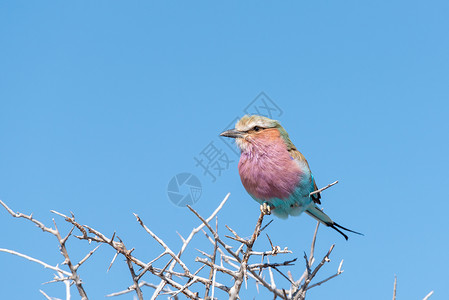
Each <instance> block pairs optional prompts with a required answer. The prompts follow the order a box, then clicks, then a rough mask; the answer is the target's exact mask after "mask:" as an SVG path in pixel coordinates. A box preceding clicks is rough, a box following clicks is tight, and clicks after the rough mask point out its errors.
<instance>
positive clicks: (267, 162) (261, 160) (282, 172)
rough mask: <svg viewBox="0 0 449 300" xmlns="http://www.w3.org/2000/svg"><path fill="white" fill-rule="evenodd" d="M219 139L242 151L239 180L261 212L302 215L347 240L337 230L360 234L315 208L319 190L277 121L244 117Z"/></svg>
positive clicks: (299, 154)
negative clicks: (231, 142)
mask: <svg viewBox="0 0 449 300" xmlns="http://www.w3.org/2000/svg"><path fill="white" fill-rule="evenodd" d="M220 135H221V136H225V137H230V138H235V140H236V143H237V145H238V147H239V148H240V150H241V155H240V161H239V165H238V169H239V174H240V179H241V181H242V183H243V186H244V187H245V189H246V191H247V192H248V193H249V194H250V196H251V197H253V198H254V200H256V201H257V202H259V203H260V209H261V211H262V212H264V213H265V214H270V213H271V212H273V213H274V214H275V215H276V216H278V217H280V218H282V219H286V218H288V216H289V215H291V216H298V215H300V214H301V213H302V212H304V211H305V212H306V213H307V214H308V215H310V216H312V217H313V218H315V219H316V220H318V221H320V222H321V223H323V224H324V225H326V226H329V227H331V228H333V229H335V230H336V231H338V232H339V233H340V234H342V235H343V236H344V237H345V239H346V240H347V239H348V236H347V235H346V234H344V233H343V232H342V231H341V230H340V229H343V230H346V231H350V232H353V233H357V234H360V233H358V232H355V231H352V230H350V229H347V228H345V227H343V226H340V225H338V224H337V223H335V222H334V221H332V219H331V218H329V216H328V215H326V214H325V213H324V212H323V211H322V210H321V209H319V208H318V206H317V204H321V202H320V198H321V195H320V194H319V193H316V194H313V195H310V193H311V192H313V191H316V190H317V189H318V188H317V185H316V183H315V180H314V178H313V175H312V172H311V171H310V168H309V164H308V163H307V160H306V158H305V157H304V155H302V154H301V152H299V151H298V149H296V147H295V145H293V143H292V142H291V140H290V138H289V136H288V134H287V131H285V129H284V128H283V127H282V126H281V124H279V122H278V121H275V120H271V119H269V118H266V117H262V116H258V115H252V116H248V115H246V116H244V117H242V118H241V119H240V120H239V121H238V122H237V124H236V125H235V129H231V130H227V131H225V132H223V133H221V134H220ZM339 228H340V229H339Z"/></svg>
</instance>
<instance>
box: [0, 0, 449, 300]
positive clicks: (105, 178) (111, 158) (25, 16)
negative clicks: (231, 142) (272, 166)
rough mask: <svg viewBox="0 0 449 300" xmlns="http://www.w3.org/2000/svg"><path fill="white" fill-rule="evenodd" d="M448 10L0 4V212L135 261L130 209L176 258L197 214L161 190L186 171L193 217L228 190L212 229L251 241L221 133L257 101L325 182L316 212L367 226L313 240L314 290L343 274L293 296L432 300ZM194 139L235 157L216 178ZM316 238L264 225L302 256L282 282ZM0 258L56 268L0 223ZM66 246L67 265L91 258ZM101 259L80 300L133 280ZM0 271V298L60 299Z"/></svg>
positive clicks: (287, 226)
mask: <svg viewBox="0 0 449 300" xmlns="http://www.w3.org/2000/svg"><path fill="white" fill-rule="evenodd" d="M448 15H449V3H448V2H447V1H431V2H429V1H285V2H282V3H278V2H274V1H269V2H268V1H263V2H261V1H246V2H245V3H240V2H237V1H233V2H227V3H226V4H225V3H210V2H208V1H201V2H191V1H189V2H188V3H187V2H182V1H170V2H169V1H166V2H163V3H162V1H160V2H158V3H156V2H151V3H149V2H147V1H127V2H126V3H125V2H123V1H95V2H94V3H93V2H90V1H76V2H73V3H70V4H68V3H57V2H54V1H2V2H1V3H0V45H1V46H0V142H1V146H0V199H2V200H3V201H5V202H6V203H8V204H9V205H10V206H11V207H12V208H13V209H14V210H19V211H21V212H24V213H30V212H33V213H34V216H35V217H36V218H38V219H39V220H41V221H43V222H44V223H45V224H46V225H47V226H50V225H52V222H51V218H53V217H55V216H54V215H53V214H51V213H50V212H49V211H50V210H51V209H54V210H58V211H61V212H64V213H69V212H70V211H72V212H74V213H75V215H76V216H77V218H78V220H79V221H80V222H81V223H83V224H89V225H91V226H93V227H96V228H97V229H99V230H101V231H103V232H104V233H106V234H109V235H112V233H113V232H114V231H116V232H117V234H118V235H119V236H120V237H122V238H123V239H124V240H125V242H126V244H127V245H128V246H129V247H130V248H131V247H135V248H136V251H135V252H134V254H136V256H138V257H140V258H141V259H142V260H150V259H151V258H153V257H155V256H156V254H157V253H158V251H160V248H159V246H158V245H157V244H156V243H155V242H154V241H153V240H151V239H150V237H149V236H147V235H146V234H145V233H144V232H143V230H142V229H141V228H140V227H139V226H138V224H137V222H136V221H135V218H134V216H133V215H132V213H133V212H136V213H138V214H139V215H140V216H141V217H142V218H143V220H144V221H145V222H146V224H147V225H148V226H149V227H150V228H152V229H153V230H154V231H155V232H156V233H157V234H158V235H159V236H160V237H161V238H163V239H164V240H165V241H166V242H167V243H168V244H169V245H171V246H172V247H173V248H174V249H176V247H178V246H179V244H180V241H179V238H178V236H177V234H176V231H179V232H180V233H181V234H183V235H187V234H188V233H189V232H190V230H191V228H193V227H194V226H196V225H197V224H198V220H197V219H196V218H195V217H194V216H193V215H192V214H191V213H190V212H189V211H188V210H187V209H185V208H180V207H177V206H175V205H174V204H172V203H171V202H170V201H169V199H168V197H167V185H168V182H169V181H170V179H171V178H172V177H173V176H174V175H176V174H178V173H180V172H189V173H192V174H194V175H196V176H197V177H198V179H199V180H200V181H201V183H202V187H203V190H202V196H201V198H200V199H199V201H198V202H197V203H196V204H195V205H194V207H195V208H196V209H197V210H198V211H200V212H201V213H202V214H203V215H207V214H209V213H210V212H211V211H212V210H213V209H214V208H215V207H216V206H217V205H218V203H219V202H220V201H221V200H222V199H223V198H224V196H225V195H226V193H228V192H231V197H230V199H229V202H228V204H227V205H226V206H225V208H224V209H223V211H222V212H221V213H220V215H219V220H220V224H221V225H222V226H224V224H228V225H230V226H231V227H232V228H234V229H235V230H237V231H239V232H240V233H241V234H242V235H243V236H245V235H248V234H250V232H251V231H252V230H253V227H254V224H255V221H256V219H257V216H258V213H259V207H258V204H257V203H256V202H254V201H253V200H252V199H251V198H250V197H249V196H248V195H247V194H246V192H245V190H244V188H243V187H242V185H241V183H240V179H239V177H238V173H237V159H238V158H237V156H236V155H235V154H233V152H232V150H231V149H230V148H227V146H226V145H225V144H223V143H222V141H221V140H220V139H219V138H218V134H219V133H220V132H221V131H222V130H223V129H225V127H226V126H227V124H229V123H230V122H231V121H232V120H233V119H234V118H235V117H236V116H241V115H242V114H243V113H244V110H245V107H246V106H247V105H248V104H249V103H250V102H251V101H252V100H253V99H254V98H255V97H256V96H257V95H259V93H260V92H262V91H263V92H265V93H266V95H267V96H268V97H269V98H270V99H272V100H273V101H274V102H275V103H276V104H277V105H278V107H279V108H280V109H281V110H282V113H281V114H280V116H279V118H278V119H280V121H281V123H282V124H283V125H284V127H285V128H286V129H287V131H288V132H289V133H290V137H291V138H292V140H293V142H294V143H295V144H296V146H297V147H298V148H299V149H300V150H301V151H302V152H303V153H304V155H305V156H306V157H307V158H308V160H309V163H310V166H311V168H312V171H313V172H314V176H315V178H316V180H317V183H318V185H319V186H324V185H326V184H327V183H330V182H332V181H334V180H337V179H338V180H339V181H340V183H339V184H338V185H337V186H335V187H333V188H332V189H330V190H328V191H326V192H324V194H323V199H322V202H323V207H324V208H325V211H326V212H327V213H328V214H329V215H330V216H332V217H333V218H334V219H335V220H336V221H337V222H339V223H341V224H342V225H344V226H347V227H349V228H353V229H355V230H358V231H361V232H363V233H365V236H364V237H360V236H354V235H351V236H350V240H349V241H348V242H346V241H345V240H344V239H343V238H341V237H340V236H339V235H338V234H337V233H335V232H334V231H332V230H330V229H327V228H324V227H322V228H321V230H320V232H319V236H318V243H317V255H319V256H321V255H324V253H325V252H326V251H327V250H328V248H329V246H330V245H331V244H332V243H336V248H335V250H334V252H333V254H332V257H331V258H332V262H331V263H330V264H329V265H327V266H326V267H325V269H323V271H321V273H320V275H319V278H321V279H322V278H324V277H325V276H326V275H330V274H332V273H333V272H334V271H335V270H336V268H337V266H338V263H339V261H340V260H341V259H344V264H343V269H344V270H345V272H344V273H343V274H342V276H340V277H339V278H337V279H334V280H332V281H330V282H328V283H327V284H326V285H324V286H322V287H319V288H316V289H313V290H311V291H310V293H309V298H310V299H390V298H391V295H392V288H393V280H394V275H395V274H397V276H398V298H400V299H422V298H423V297H424V296H425V295H426V294H427V293H428V292H429V291H431V290H434V291H435V294H434V295H433V296H432V298H431V299H449V291H448V289H447V283H448V279H447V278H448V277H447V270H448V267H449V258H448V255H447V249H448V248H449V234H448V225H447V224H448V222H447V211H448V210H449V204H448V203H449V201H448V199H449V191H448V188H447V186H448V184H449V182H448V181H449V180H448V179H449V175H448V171H447V170H448V168H449V159H448V153H449V139H448V132H449V126H448V116H449V84H448V83H449V38H448V32H449V18H448ZM210 142H213V144H214V145H216V146H219V147H220V148H221V150H222V151H223V153H226V154H227V155H228V157H229V158H230V159H231V160H234V161H233V162H231V163H230V165H229V169H228V170H224V171H222V174H221V175H220V176H218V177H217V179H216V181H215V182H212V180H211V179H210V177H208V176H207V175H206V176H205V175H204V174H203V172H202V169H200V168H199V167H197V166H195V164H196V162H195V160H194V157H200V154H201V152H202V150H204V149H205V147H206V146H208V145H209V143H210ZM56 220H57V221H58V222H59V223H58V224H60V227H61V228H62V229H67V226H63V225H62V224H63V222H62V220H60V219H59V218H56ZM314 226H315V222H314V221H313V220H312V219H311V218H310V217H308V216H306V215H303V216H301V217H298V218H290V219H288V220H279V219H275V221H274V223H273V224H272V225H271V226H270V227H269V229H268V233H269V234H270V237H271V238H272V240H273V242H274V243H275V244H277V245H279V246H281V247H285V246H288V247H289V248H290V249H291V250H293V251H294V253H295V254H294V255H293V257H298V258H299V260H300V263H298V264H297V265H296V267H294V268H293V269H292V270H293V271H294V272H296V274H295V275H296V276H298V275H299V274H301V272H302V270H303V263H302V260H301V257H302V255H303V254H302V253H303V251H304V250H305V251H307V252H308V251H309V247H310V240H311V236H312V234H313V229H314ZM221 232H222V233H225V230H224V229H223V228H222V229H221ZM194 245H195V247H193V248H192V249H194V248H203V249H204V250H208V248H207V247H209V245H208V244H207V243H205V242H204V239H203V238H202V237H199V238H198V239H197V240H196V242H195V244H194ZM259 245H260V246H261V247H262V246H263V247H265V246H266V245H267V244H266V239H264V238H262V239H261V241H260V244H259ZM2 247H3V248H11V249H14V250H17V251H20V252H23V253H25V254H29V255H33V256H35V257H37V258H39V259H42V260H45V261H46V262H48V263H50V264H53V265H56V264H57V263H61V262H62V256H60V255H59V252H58V249H57V243H56V240H55V239H54V237H53V236H50V235H49V234H45V233H42V232H41V231H40V230H39V229H37V228H36V227H34V225H32V224H31V223H29V222H26V221H25V220H17V219H13V218H12V217H10V216H9V215H7V214H6V212H5V211H3V210H0V248H2ZM68 247H69V249H72V251H73V255H74V258H75V260H76V259H79V258H81V257H83V256H84V254H85V253H87V251H88V250H90V249H92V247H89V246H88V245H86V244H84V243H81V242H77V241H75V240H73V241H71V242H70V243H69V245H68ZM113 255H114V253H113V251H112V250H111V249H108V248H107V247H105V246H103V247H102V248H100V250H99V251H98V253H96V254H95V255H94V256H93V257H92V258H91V261H90V263H88V264H87V265H86V266H85V267H84V268H82V269H80V273H81V277H82V278H83V279H84V281H85V285H86V289H87V292H88V295H89V296H90V297H91V298H92V299H102V298H103V296H104V295H105V294H107V293H110V292H114V291H118V290H120V289H122V288H126V287H127V286H128V285H129V284H130V283H131V281H130V277H129V274H128V273H127V272H128V271H127V269H126V266H125V263H124V262H123V260H122V259H119V260H118V261H117V262H116V263H115V265H114V266H113V267H112V269H111V271H110V272H109V273H106V270H107V267H108V265H109V262H110V260H111V259H112V256H113ZM189 255H190V256H189ZM189 255H186V256H185V258H186V259H187V258H188V257H194V256H195V255H197V253H195V252H194V251H192V252H191V254H189ZM277 259H279V260H281V258H277ZM0 267H1V270H2V272H0V273H1V274H0V279H1V280H0V290H1V292H0V293H1V298H5V299H39V298H42V296H41V295H40V294H39V292H38V290H39V289H44V290H45V291H46V292H48V293H49V294H50V295H51V296H55V297H61V298H62V297H63V296H64V294H63V287H62V285H46V286H42V285H41V283H42V282H45V281H49V280H51V279H52V274H53V273H52V271H49V270H45V269H43V268H42V267H41V266H40V265H36V264H33V263H31V262H29V261H25V260H23V259H21V258H18V257H13V256H11V255H8V254H5V253H0ZM6 270H7V271H6ZM146 280H147V281H151V279H149V278H147V279H146ZM154 281H155V282H157V280H154ZM278 282H279V283H284V284H286V283H285V282H284V281H282V280H281V279H279V280H278ZM144 292H146V295H150V289H149V288H147V289H146V290H144ZM72 294H73V295H76V290H75V289H73V291H72ZM244 295H245V298H248V299H252V298H253V296H255V297H256V299H264V296H263V294H262V295H260V296H257V294H256V292H255V291H254V289H250V290H248V292H245V294H244ZM131 297H132V296H129V295H128V296H123V297H122V298H121V299H132V298H131ZM74 298H75V299H76V298H77V297H75V296H74Z"/></svg>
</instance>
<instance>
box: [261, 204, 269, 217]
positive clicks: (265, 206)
mask: <svg viewBox="0 0 449 300" xmlns="http://www.w3.org/2000/svg"><path fill="white" fill-rule="evenodd" d="M260 211H261V212H262V213H263V214H264V215H271V206H270V204H268V203H267V202H264V203H263V204H262V205H260Z"/></svg>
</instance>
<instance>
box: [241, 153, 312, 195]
mask: <svg viewBox="0 0 449 300" xmlns="http://www.w3.org/2000/svg"><path fill="white" fill-rule="evenodd" d="M290 162H291V165H288V166H287V167H282V165H279V164H276V163H271V164H262V165H261V166H257V165H254V164H250V163H248V162H246V163H243V164H242V163H240V166H239V173H240V178H241V180H242V184H243V186H244V187H245V189H246V190H247V192H248V193H249V194H250V195H251V196H252V197H254V198H255V199H256V200H258V201H259V200H260V201H268V200H270V199H274V198H277V199H288V198H290V197H292V196H294V195H295V194H297V192H298V188H299V189H301V186H302V183H303V182H307V181H309V182H310V179H307V178H305V177H307V176H308V175H307V174H306V173H304V172H301V170H300V168H299V167H298V165H297V164H296V163H295V162H294V161H292V160H291V161H290ZM262 166H263V167H262ZM309 177H310V175H309ZM307 193H309V192H307Z"/></svg>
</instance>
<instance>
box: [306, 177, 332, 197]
mask: <svg viewBox="0 0 449 300" xmlns="http://www.w3.org/2000/svg"><path fill="white" fill-rule="evenodd" d="M337 183H338V180H336V181H334V182H332V183H329V184H328V185H326V186H325V187H323V188H320V189H319V190H316V191H314V192H311V193H310V194H309V196H312V195H315V194H318V193H321V192H322V191H324V190H327V189H328V188H330V187H331V186H333V185H336V184H337Z"/></svg>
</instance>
